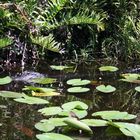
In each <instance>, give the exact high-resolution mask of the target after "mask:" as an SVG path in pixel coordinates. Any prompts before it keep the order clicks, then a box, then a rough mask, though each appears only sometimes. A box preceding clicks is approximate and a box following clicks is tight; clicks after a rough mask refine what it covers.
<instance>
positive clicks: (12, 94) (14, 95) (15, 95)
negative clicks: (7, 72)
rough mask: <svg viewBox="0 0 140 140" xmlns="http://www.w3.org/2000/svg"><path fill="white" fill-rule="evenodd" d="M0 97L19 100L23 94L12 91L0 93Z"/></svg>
mask: <svg viewBox="0 0 140 140" xmlns="http://www.w3.org/2000/svg"><path fill="white" fill-rule="evenodd" d="M0 96H2V97H5V98H21V97H23V96H24V94H22V93H18V92H12V91H0Z"/></svg>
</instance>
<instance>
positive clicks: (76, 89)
mask: <svg viewBox="0 0 140 140" xmlns="http://www.w3.org/2000/svg"><path fill="white" fill-rule="evenodd" d="M89 90H90V89H89V88H83V87H71V88H68V89H67V91H68V92H70V93H82V92H88V91H89Z"/></svg>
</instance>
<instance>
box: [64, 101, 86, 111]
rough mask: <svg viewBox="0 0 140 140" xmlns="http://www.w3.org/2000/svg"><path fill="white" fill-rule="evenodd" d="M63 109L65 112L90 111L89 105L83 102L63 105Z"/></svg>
mask: <svg viewBox="0 0 140 140" xmlns="http://www.w3.org/2000/svg"><path fill="white" fill-rule="evenodd" d="M62 108H63V109H64V110H72V109H75V108H76V109H80V110H86V109H88V105H87V104H85V103H83V102H81V101H72V102H68V103H65V104H63V105H62Z"/></svg>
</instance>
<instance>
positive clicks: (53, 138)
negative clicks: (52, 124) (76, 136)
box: [36, 133, 73, 140]
mask: <svg viewBox="0 0 140 140" xmlns="http://www.w3.org/2000/svg"><path fill="white" fill-rule="evenodd" d="M36 137H37V139H39V140H73V139H72V138H70V137H68V136H65V135H62V134H57V133H43V134H38V135H36Z"/></svg>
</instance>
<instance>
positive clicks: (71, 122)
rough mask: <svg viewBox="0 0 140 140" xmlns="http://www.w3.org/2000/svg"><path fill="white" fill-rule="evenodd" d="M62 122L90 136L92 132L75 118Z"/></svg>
mask: <svg viewBox="0 0 140 140" xmlns="http://www.w3.org/2000/svg"><path fill="white" fill-rule="evenodd" d="M64 122H65V123H66V124H68V125H69V126H71V127H72V128H77V129H80V130H83V131H87V132H89V133H91V134H92V130H91V129H90V127H89V126H88V125H87V124H85V123H83V122H81V121H79V120H77V119H76V118H67V119H65V120H64Z"/></svg>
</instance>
